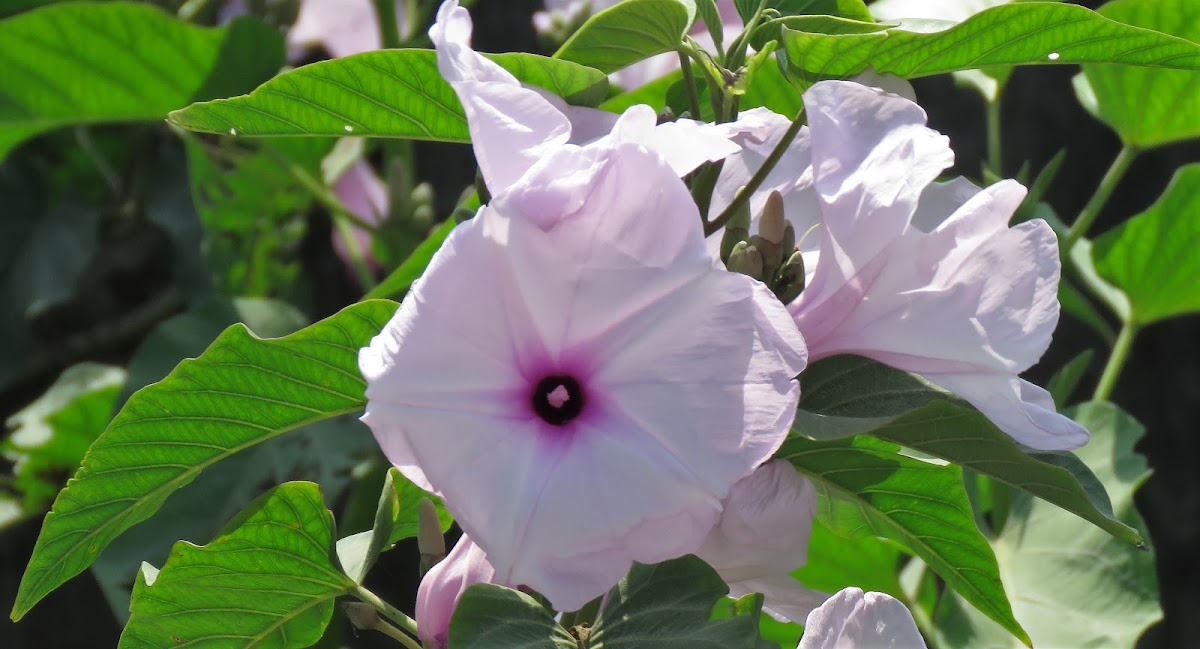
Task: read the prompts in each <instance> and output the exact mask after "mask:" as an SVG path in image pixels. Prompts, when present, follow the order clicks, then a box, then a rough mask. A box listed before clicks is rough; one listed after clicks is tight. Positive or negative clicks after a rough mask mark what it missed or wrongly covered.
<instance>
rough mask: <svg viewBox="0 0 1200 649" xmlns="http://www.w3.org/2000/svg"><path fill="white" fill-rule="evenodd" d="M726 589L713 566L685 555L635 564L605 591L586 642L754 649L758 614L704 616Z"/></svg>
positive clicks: (616, 648)
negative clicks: (722, 618) (602, 606)
mask: <svg viewBox="0 0 1200 649" xmlns="http://www.w3.org/2000/svg"><path fill="white" fill-rule="evenodd" d="M728 593H729V588H728V587H727V586H726V585H725V582H724V581H723V580H722V579H721V577H720V576H719V575H717V573H716V571H715V570H713V569H712V568H710V567H709V566H708V564H706V563H704V562H703V561H701V560H700V559H698V558H696V557H694V556H692V555H688V556H685V557H681V558H679V559H673V560H671V561H666V562H663V563H658V564H655V565H652V566H648V565H643V564H640V563H635V564H634V565H633V569H632V570H630V571H629V574H628V575H627V576H626V577H625V578H624V579H622V580H621V583H619V584H617V586H616V588H613V589H612V590H611V591H610V592H609V594H608V603H607V604H606V605H605V607H604V610H603V611H602V612H601V613H600V616H599V617H598V618H597V619H596V624H595V626H594V627H593V629H592V634H591V637H590V638H589V641H588V644H587V647H589V648H596V649H599V648H603V649H643V648H644V647H655V648H657V649H706V648H711V649H754V648H755V646H756V643H757V642H758V613H757V612H754V614H753V615H739V616H737V617H732V618H729V619H726V620H711V621H710V620H709V614H710V613H711V612H712V609H713V606H714V605H715V604H716V603H717V601H718V600H720V599H721V598H722V597H724V596H725V595H726V594H728Z"/></svg>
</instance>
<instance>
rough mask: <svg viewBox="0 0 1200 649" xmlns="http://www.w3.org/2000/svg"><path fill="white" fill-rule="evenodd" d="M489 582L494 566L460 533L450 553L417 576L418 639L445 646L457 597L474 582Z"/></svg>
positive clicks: (438, 648) (439, 648) (493, 580)
mask: <svg viewBox="0 0 1200 649" xmlns="http://www.w3.org/2000/svg"><path fill="white" fill-rule="evenodd" d="M490 583H497V582H496V569H495V568H493V567H492V564H490V563H488V560H487V555H485V554H484V553H483V550H481V549H479V546H477V545H475V543H474V542H472V541H471V539H470V538H469V537H468V536H467V535H465V534H464V535H463V536H462V537H460V538H459V539H458V543H456V544H455V545H454V549H453V550H451V551H450V554H448V555H446V558H445V559H442V560H441V561H440V562H438V563H437V565H435V566H433V567H432V568H430V569H429V572H427V573H425V576H424V577H422V578H421V585H420V586H419V587H418V588H417V609H416V617H417V624H418V626H417V630H418V636H419V637H420V639H421V641H422V642H424V643H427V645H429V646H432V647H433V648H435V649H445V647H446V645H447V643H448V642H449V639H450V618H451V617H452V616H453V615H454V608H455V607H456V606H457V605H458V598H460V597H462V594H463V593H464V592H465V591H466V590H467V588H469V587H471V586H473V585H475V584H490ZM502 585H503V584H502Z"/></svg>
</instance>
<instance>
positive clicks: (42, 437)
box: [0, 363, 125, 516]
mask: <svg viewBox="0 0 1200 649" xmlns="http://www.w3.org/2000/svg"><path fill="white" fill-rule="evenodd" d="M124 382H125V370H123V369H121V368H119V367H113V366H109V365H99V364H95V363H81V364H79V365H75V366H73V367H70V368H68V369H67V370H66V371H64V372H63V373H62V374H61V375H60V376H59V377H58V379H56V380H55V381H54V384H53V385H51V386H50V387H49V388H48V389H47V390H46V392H45V393H44V394H43V395H42V396H40V397H38V398H37V399H36V400H35V401H33V402H32V403H30V404H29V405H28V406H25V407H24V408H22V409H21V410H20V411H18V412H17V413H16V414H14V415H12V416H11V417H9V418H8V420H7V421H6V422H5V425H7V426H8V428H10V429H11V430H12V434H11V435H10V436H9V437H8V438H7V439H5V440H4V441H3V442H2V443H0V452H3V454H4V457H5V459H7V460H8V461H10V462H12V463H13V469H12V473H13V475H12V478H13V481H12V487H13V488H14V490H15V491H16V493H17V494H19V495H20V496H22V503H21V509H22V511H23V515H25V516H28V515H35V514H40V513H42V512H44V511H45V510H46V508H48V507H49V506H50V503H51V502H52V501H53V500H54V496H55V494H57V493H58V491H59V490H60V489H62V487H63V483H65V482H66V479H67V477H68V476H70V475H71V474H72V473H74V472H75V469H77V468H79V462H80V461H81V460H82V459H83V456H84V454H85V453H86V452H87V449H88V446H90V445H91V443H92V441H93V440H95V439H96V437H97V436H98V435H100V433H101V432H103V431H104V427H105V426H107V425H108V420H109V418H110V417H112V411H113V405H114V403H115V402H116V399H117V393H119V392H120V390H121V384H122V383H124Z"/></svg>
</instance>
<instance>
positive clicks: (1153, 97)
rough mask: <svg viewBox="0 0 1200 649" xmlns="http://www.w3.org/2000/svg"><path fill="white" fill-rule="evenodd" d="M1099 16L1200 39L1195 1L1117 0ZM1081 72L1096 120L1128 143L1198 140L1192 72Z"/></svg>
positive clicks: (1198, 108) (1198, 90)
mask: <svg viewBox="0 0 1200 649" xmlns="http://www.w3.org/2000/svg"><path fill="white" fill-rule="evenodd" d="M1100 14H1102V15H1103V16H1105V17H1107V18H1111V19H1113V20H1117V21H1120V22H1122V23H1127V24H1130V25H1136V26H1138V27H1145V28H1147V29H1153V30H1156V31H1160V32H1164V33H1167V34H1171V35H1173V36H1178V37H1180V38H1185V39H1187V40H1189V41H1193V42H1196V41H1200V4H1197V3H1196V2H1194V1H1193V0H1155V1H1153V2H1148V1H1147V0H1117V1H1116V2H1109V3H1107V4H1105V5H1104V6H1103V7H1101V8H1100ZM1083 71H1084V74H1085V75H1086V78H1087V81H1088V84H1089V85H1090V86H1091V92H1092V94H1093V95H1094V98H1095V101H1096V106H1095V114H1096V116H1097V117H1099V118H1100V120H1101V121H1103V122H1105V123H1106V124H1108V125H1109V126H1111V127H1112V128H1113V130H1115V131H1116V132H1117V133H1118V134H1119V135H1120V136H1121V140H1122V141H1124V142H1125V143H1126V144H1130V145H1133V146H1137V147H1143V148H1147V147H1155V146H1162V145H1164V144H1170V143H1172V142H1179V141H1182V140H1188V139H1191V138H1195V137H1200V120H1197V119H1196V115H1197V114H1200V86H1198V85H1197V84H1196V75H1195V74H1194V73H1190V72H1181V71H1173V70H1149V69H1142V68H1128V67H1124V66H1108V65H1106V66H1099V65H1088V66H1084V68H1083Z"/></svg>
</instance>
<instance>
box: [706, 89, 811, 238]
mask: <svg viewBox="0 0 1200 649" xmlns="http://www.w3.org/2000/svg"><path fill="white" fill-rule="evenodd" d="M802 126H804V109H803V108H801V109H800V112H799V113H797V114H796V119H794V120H792V124H791V126H788V129H787V131H785V132H784V134H783V137H781V138H779V142H778V143H777V144H776V145H775V148H774V149H771V154H770V155H769V156H767V159H766V160H765V161H763V164H762V166H761V167H759V168H758V171H756V172H754V175H753V176H752V177H751V178H750V182H748V183H746V186H745V187H742V188H741V189H740V190H738V193H737V194H736V195H734V197H733V200H731V201H729V205H728V206H727V207H726V208H725V209H724V210H722V211H721V213H720V214H718V215H717V217H716V218H715V219H713V220H711V221H709V222H708V223H706V224H705V226H704V236H708V235H710V234H712V233H714V232H716V231H717V230H720V229H721V228H722V227H724V225H725V224H726V223H727V222H729V219H731V218H733V215H734V214H736V213H737V211H738V210H739V209H741V208H742V206H743V205H744V204H745V203H746V202H747V201H749V200H750V197H751V196H752V195H754V192H756V191H758V188H759V187H761V186H762V184H763V182H765V181H766V180H767V176H769V175H771V171H772V170H773V169H774V168H775V165H777V164H779V160H780V159H781V158H783V154H784V153H786V152H787V149H788V147H789V146H791V144H792V140H795V139H796V134H798V133H799V132H800V128H801V127H802Z"/></svg>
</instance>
